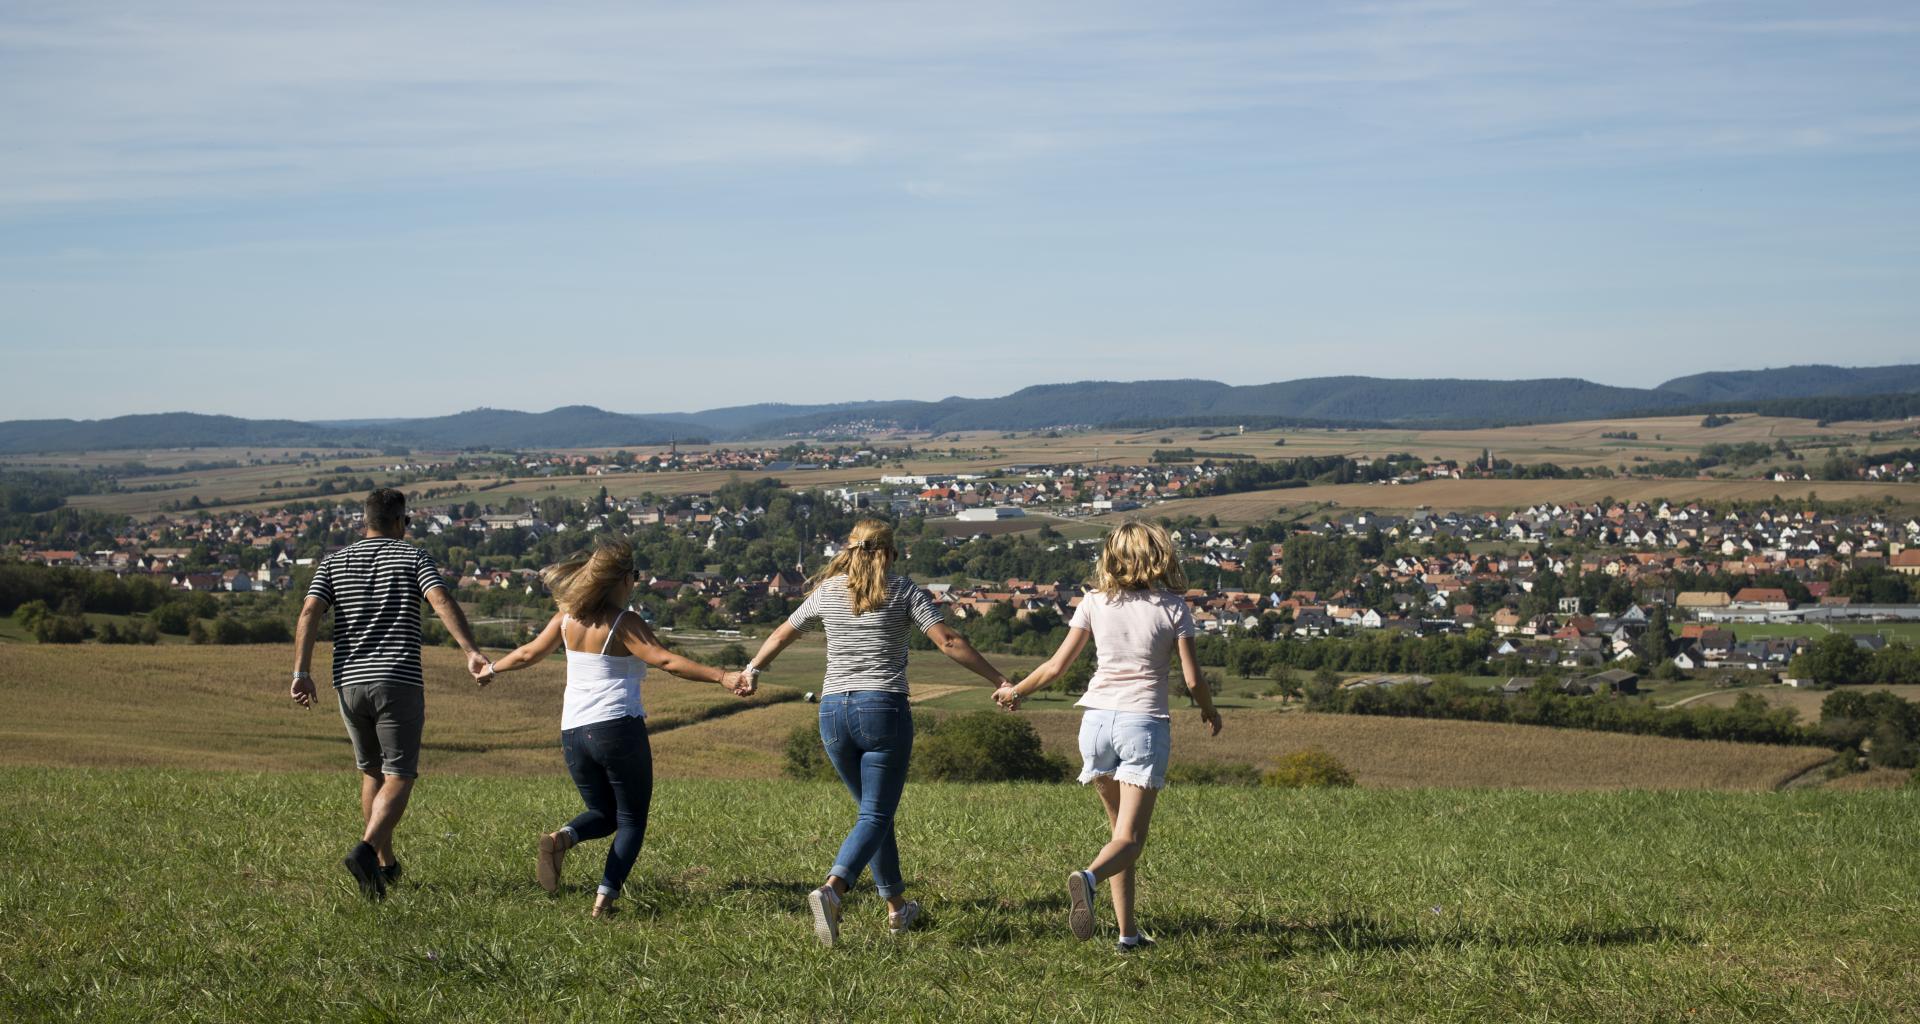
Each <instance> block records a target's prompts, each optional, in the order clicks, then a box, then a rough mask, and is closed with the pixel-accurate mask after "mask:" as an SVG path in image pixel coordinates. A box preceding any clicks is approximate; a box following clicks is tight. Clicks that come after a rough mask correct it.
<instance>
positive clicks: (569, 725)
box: [560, 611, 647, 729]
mask: <svg viewBox="0 0 1920 1024" xmlns="http://www.w3.org/2000/svg"><path fill="white" fill-rule="evenodd" d="M626 614H627V613H626V612H624V611H622V612H621V613H620V615H617V616H615V617H614V620H613V626H612V628H610V629H608V630H607V642H606V643H604V644H601V645H600V653H599V654H593V653H591V652H588V651H576V650H574V649H573V648H571V647H568V648H567V696H566V703H565V705H564V706H563V707H562V708H561V711H560V728H562V729H576V728H579V727H580V726H583V725H592V724H594V723H595V722H610V721H613V720H614V719H617V718H645V717H647V711H646V709H645V708H643V707H641V705H640V680H642V679H644V678H646V675H647V665H646V663H645V662H643V661H641V660H640V659H639V658H638V657H636V656H635V655H632V654H622V655H612V654H608V653H607V648H608V647H610V646H612V645H613V634H614V632H615V631H617V630H618V629H619V628H620V616H624V615H626ZM566 623H567V617H566V616H564V615H562V616H561V617H560V644H561V646H563V647H565V646H566V642H567V634H566Z"/></svg>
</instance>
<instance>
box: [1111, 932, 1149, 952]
mask: <svg viewBox="0 0 1920 1024" xmlns="http://www.w3.org/2000/svg"><path fill="white" fill-rule="evenodd" d="M1113 948H1114V949H1117V950H1119V951H1120V952H1122V953H1138V952H1140V951H1141V950H1143V949H1152V948H1153V940H1152V939H1149V938H1147V937H1146V936H1145V935H1142V936H1140V937H1139V938H1137V939H1135V940H1133V941H1132V942H1116V943H1114V944H1113Z"/></svg>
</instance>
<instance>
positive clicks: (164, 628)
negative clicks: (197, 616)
mask: <svg viewBox="0 0 1920 1024" xmlns="http://www.w3.org/2000/svg"><path fill="white" fill-rule="evenodd" d="M148 618H149V620H150V621H152V623H153V626H154V628H155V629H158V630H159V631H160V632H162V633H168V634H171V635H173V636H186V635H187V630H188V629H190V628H191V627H192V626H193V609H191V608H188V607H187V606H186V604H185V603H184V602H179V601H174V602H170V603H167V604H163V605H161V606H160V607H158V608H155V609H154V610H153V614H152V615H150V616H149V617H148Z"/></svg>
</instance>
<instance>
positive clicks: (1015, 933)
mask: <svg viewBox="0 0 1920 1024" xmlns="http://www.w3.org/2000/svg"><path fill="white" fill-rule="evenodd" d="M938 909H940V910H944V911H946V912H947V917H948V920H949V921H950V922H951V927H952V928H953V930H954V932H955V933H956V934H955V937H956V939H957V940H958V941H962V942H973V943H979V944H986V945H1015V944H1025V943H1031V942H1036V941H1045V940H1047V939H1049V938H1061V937H1064V936H1065V935H1066V934H1067V928H1066V918H1067V901H1066V899H1065V897H1040V898H1031V899H1024V900H1010V899H993V898H987V899H967V900H941V901H939V905H938ZM1142 923H1143V924H1145V925H1146V928H1145V930H1146V932H1147V933H1148V934H1150V935H1152V936H1153V937H1155V938H1156V939H1166V940H1174V941H1178V940H1185V941H1186V942H1187V943H1199V944H1205V943H1207V942H1208V941H1209V940H1229V941H1233V942H1235V943H1236V944H1238V943H1241V942H1246V941H1249V940H1250V941H1251V942H1253V943H1255V944H1257V945H1260V946H1263V947H1267V948H1268V949H1269V950H1270V952H1271V953H1272V954H1273V955H1277V956H1307V955H1315V954H1325V953H1334V952H1346V953H1352V952H1361V951H1375V950H1377V951H1387V952H1391V951H1403V950H1422V949H1449V948H1464V947H1483V948H1497V949H1519V948H1529V947H1548V946H1589V947H1596V948H1600V947H1609V946H1637V945H1648V944H1652V943H1661V942H1688V941H1692V936H1690V935H1689V934H1688V933H1686V932H1684V931H1681V930H1679V929H1676V928H1673V927H1671V926H1668V925H1664V924H1614V925H1598V924H1593V923H1589V922H1581V923H1575V924H1570V925H1565V926H1561V927H1528V926H1525V925H1520V926H1515V927H1497V926H1496V927H1488V926H1485V925H1474V924H1466V923H1463V922H1453V923H1445V922H1436V923H1435V924H1434V925H1433V926H1431V927H1417V926H1414V925H1411V924H1408V923H1396V922H1390V921H1384V920H1381V919H1378V918H1375V917H1370V916H1367V915H1364V914H1337V915H1334V916H1331V917H1324V918H1314V919H1306V920H1289V919H1285V918H1273V917H1256V918H1238V919H1221V918H1215V917H1206V916H1202V915H1197V914H1182V913H1176V914H1172V915H1168V916H1160V915H1157V914H1153V913H1151V911H1149V913H1148V914H1147V916H1146V918H1145V920H1144V921H1143V922H1142ZM1102 927H1104V928H1107V929H1108V930H1111V925H1110V922H1103V925H1102Z"/></svg>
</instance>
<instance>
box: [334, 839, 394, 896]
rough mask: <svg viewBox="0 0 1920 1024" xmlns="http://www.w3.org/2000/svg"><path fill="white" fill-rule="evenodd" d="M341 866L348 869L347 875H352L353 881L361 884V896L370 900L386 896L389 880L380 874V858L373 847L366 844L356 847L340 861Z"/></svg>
mask: <svg viewBox="0 0 1920 1024" xmlns="http://www.w3.org/2000/svg"><path fill="white" fill-rule="evenodd" d="M340 866H341V867H343V868H346V869H347V874H349V875H352V876H353V880H354V881H355V882H357V883H359V886H360V895H362V896H365V897H366V898H368V899H370V900H377V899H381V898H382V897H384V896H386V894H387V880H386V877H385V876H384V875H382V874H381V873H380V857H379V856H378V855H377V854H375V853H374V852H373V847H371V846H368V845H367V844H365V843H361V844H360V845H358V846H355V847H354V848H353V851H352V852H351V853H348V854H347V855H346V857H345V858H344V859H342V860H341V861H340Z"/></svg>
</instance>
